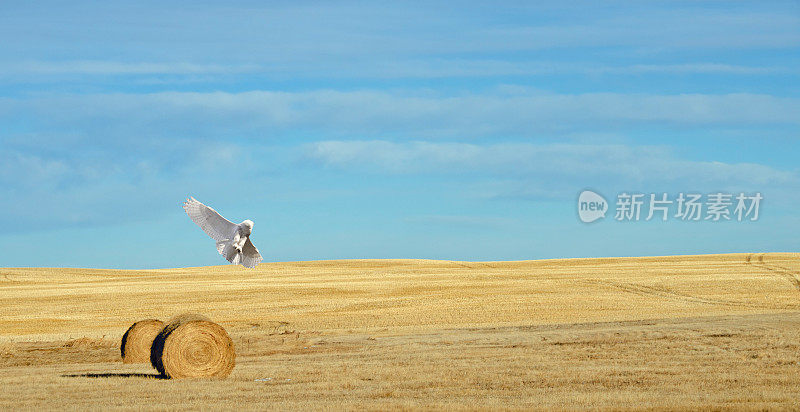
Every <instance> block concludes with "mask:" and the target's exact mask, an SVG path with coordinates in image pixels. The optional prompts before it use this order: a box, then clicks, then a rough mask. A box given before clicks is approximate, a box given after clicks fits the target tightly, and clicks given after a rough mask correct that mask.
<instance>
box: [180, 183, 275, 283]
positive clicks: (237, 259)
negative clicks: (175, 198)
mask: <svg viewBox="0 0 800 412" xmlns="http://www.w3.org/2000/svg"><path fill="white" fill-rule="evenodd" d="M183 209H184V210H186V214H187V215H189V217H190V218H192V221H193V222H194V223H197V225H198V226H200V228H201V229H203V231H204V232H206V233H207V234H208V235H209V236H211V238H212V239H214V240H216V241H217V252H219V254H220V255H222V256H223V257H224V258H225V259H227V260H228V262H231V263H233V264H234V265H238V264H240V263H241V264H242V266H244V267H247V268H251V269H252V268H254V267H256V265H257V264H258V262H261V261H262V260H263V259H262V258H261V254H260V253H258V249H256V247H255V246H253V242H251V241H250V234H251V233H253V221H252V220H245V221H244V222H242V223H239V224H238V225H237V224H235V223H233V222H231V221H230V220H228V219H225V218H224V217H222V216H221V215H220V214H219V213H217V211H216V210H214V209H212V208H210V207H208V206H206V205H204V204H202V203H200V202H198V201H197V200H196V199H195V198H193V197H190V198H188V199H186V201H185V202H183Z"/></svg>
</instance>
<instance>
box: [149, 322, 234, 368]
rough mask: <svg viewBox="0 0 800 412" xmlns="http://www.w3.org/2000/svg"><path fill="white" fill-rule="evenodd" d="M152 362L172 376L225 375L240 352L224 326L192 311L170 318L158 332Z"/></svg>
mask: <svg viewBox="0 0 800 412" xmlns="http://www.w3.org/2000/svg"><path fill="white" fill-rule="evenodd" d="M150 363H152V364H153V367H154V368H156V370H157V371H158V372H159V373H161V374H162V375H164V376H167V377H169V378H211V377H213V378H224V377H226V376H228V375H230V373H231V371H232V370H233V367H234V365H235V363H236V353H235V352H234V350H233V341H232V340H231V338H230V336H228V333H227V332H225V329H224V328H223V327H222V326H220V325H217V324H216V323H214V322H212V321H211V320H210V319H208V318H207V317H205V316H202V315H197V314H191V313H189V314H184V315H180V316H178V317H176V318H174V319H172V320H170V321H169V322H168V323H167V325H166V326H164V329H162V330H161V332H159V333H158V336H156V338H155V340H154V341H153V346H152V348H151V351H150Z"/></svg>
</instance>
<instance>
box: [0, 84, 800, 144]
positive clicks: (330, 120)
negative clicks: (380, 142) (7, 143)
mask: <svg viewBox="0 0 800 412" xmlns="http://www.w3.org/2000/svg"><path fill="white" fill-rule="evenodd" d="M31 117H33V118H36V119H37V123H39V127H47V128H51V129H53V130H64V129H67V130H91V131H93V132H97V129H98V128H99V129H101V130H102V131H103V132H104V133H113V132H114V131H124V132H125V133H131V132H136V133H142V134H143V135H145V136H153V135H160V134H164V133H178V134H179V135H183V136H186V135H195V134H197V133H205V134H208V133H212V132H213V133H214V134H217V135H219V134H220V133H222V135H230V134H232V133H245V134H251V133H254V132H263V131H267V130H268V131H269V133H268V134H264V136H265V137H268V136H273V137H278V136H280V135H281V134H282V133H285V132H289V131H291V132H297V131H306V132H309V131H311V132H313V131H315V130H324V131H325V132H326V134H327V135H328V136H336V135H342V136H344V135H350V136H359V135H361V136H364V135H366V134H370V135H373V136H375V135H377V136H381V135H383V136H392V135H394V136H400V135H405V136H409V135H412V136H413V135H416V136H425V137H436V136H451V137H460V138H465V137H471V136H487V135H497V134H506V135H510V136H532V135H541V133H542V132H570V131H576V130H577V131H580V130H587V129H591V130H593V131H595V132H604V131H617V130H619V129H620V128H621V127H625V126H629V127H630V126H636V125H641V124H648V125H650V126H653V125H658V124H662V125H674V126H686V127H694V126H697V125H706V126H715V125H716V126H725V127H727V126H731V125H739V126H747V125H765V124H771V125H792V126H796V125H798V124H800V99H797V98H793V97H778V96H771V95H766V94H749V93H739V94H721V95H715V94H679V95H657V94H622V93H584V94H554V93H544V92H537V91H530V90H524V89H523V91H522V93H516V92H515V93H513V94H505V93H503V92H498V93H493V92H491V91H490V92H487V93H482V94H474V93H468V94H442V93H430V92H426V91H399V92H387V91H378V90H362V91H336V90H316V91H307V92H278V91H251V92H242V93H225V92H212V93H179V92H164V93H153V94H101V95H79V96H78V95H68V96H61V97H47V98H27V99H5V100H2V101H0V120H2V119H5V120H7V121H9V122H14V121H16V119H18V118H31Z"/></svg>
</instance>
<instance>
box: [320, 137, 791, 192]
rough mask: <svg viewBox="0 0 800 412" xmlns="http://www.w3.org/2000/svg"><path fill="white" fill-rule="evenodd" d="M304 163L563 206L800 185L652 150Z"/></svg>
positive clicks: (473, 153)
mask: <svg viewBox="0 0 800 412" xmlns="http://www.w3.org/2000/svg"><path fill="white" fill-rule="evenodd" d="M306 156H307V157H308V158H309V159H311V160H314V161H316V162H319V163H320V164H322V165H325V166H327V167H333V168H339V169H351V170H361V171H368V172H378V173H399V174H450V175H459V176H472V180H474V181H477V182H482V183H481V184H482V185H483V187H484V188H488V189H490V192H493V193H494V195H496V196H510V197H526V196H528V195H530V196H532V197H541V196H544V197H561V198H563V197H567V196H572V194H573V192H574V191H575V190H577V189H578V188H583V187H586V186H592V185H594V186H597V185H602V186H603V187H612V188H616V189H624V190H636V189H637V188H638V189H640V190H641V189H643V188H650V189H652V190H661V189H664V188H678V189H679V190H720V189H729V188H744V189H747V190H764V189H767V188H780V189H781V190H783V189H786V188H790V187H798V185H799V184H800V176H798V174H797V173H796V172H791V171H783V170H778V169H775V168H772V167H769V166H765V165H760V164H755V163H723V162H716V161H693V160H685V159H680V158H678V157H676V156H675V155H674V154H673V153H672V152H671V150H669V149H667V148H664V147H654V146H625V145H596V144H594V145H593V144H529V143H509V144H489V145H475V144H469V143H435V142H434V143H431V142H406V143H393V142H388V141H324V142H317V143H314V144H310V145H308V146H307V148H306ZM487 182H488V183H487ZM521 183H523V184H522V185H521Z"/></svg>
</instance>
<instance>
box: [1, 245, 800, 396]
mask: <svg viewBox="0 0 800 412" xmlns="http://www.w3.org/2000/svg"><path fill="white" fill-rule="evenodd" d="M0 302H1V303H0V388H2V390H0V408H2V409H9V408H20V407H21V408H28V409H33V408H37V409H40V408H44V409H53V408H68V409H78V408H81V409H83V408H96V409H105V408H110V407H119V408H156V409H187V408H189V409H199V408H245V409H296V408H305V409H320V408H335V409H342V408H349V409H353V408H358V409H376V410H377V409H399V408H402V409H407V408H437V409H438V408H451V409H484V408H497V409H531V408H539V409H551V408H560V409H573V408H607V409H612V408H613V409H620V408H622V409H625V408H677V409H682V408H700V407H703V408H706V407H712V408H735V409H763V408H775V409H787V408H793V409H797V408H800V400H798V399H800V254H779V253H768V254H729V255H706V256H670V257H648V258H613V259H612V258H607V259H570V260H539V261H523V262H454V261H429V260H348V261H321V262H292V263H269V264H262V265H260V266H259V267H258V268H257V269H255V270H246V269H243V268H241V267H234V266H216V267H202V268H187V269H167V270H152V271H119V270H89V269H41V268H37V269H14V268H5V269H0ZM184 312H198V313H202V314H204V315H206V316H208V317H210V318H211V319H213V320H214V321H216V322H217V323H219V324H221V325H222V326H224V327H225V328H226V329H227V331H228V333H229V334H230V335H231V337H232V339H233V341H234V344H235V347H236V352H237V366H236V368H235V369H234V371H233V373H232V375H231V376H230V377H228V378H227V379H225V380H163V379H159V378H158V377H157V376H156V374H155V371H154V370H153V369H152V368H150V366H149V365H123V364H122V363H121V361H120V354H119V340H120V338H121V337H122V334H123V333H124V332H125V330H126V329H127V328H128V326H130V325H131V324H132V323H133V322H135V321H137V320H141V319H145V318H158V319H162V320H167V319H168V318H170V317H172V316H174V315H177V314H180V313H184Z"/></svg>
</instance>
